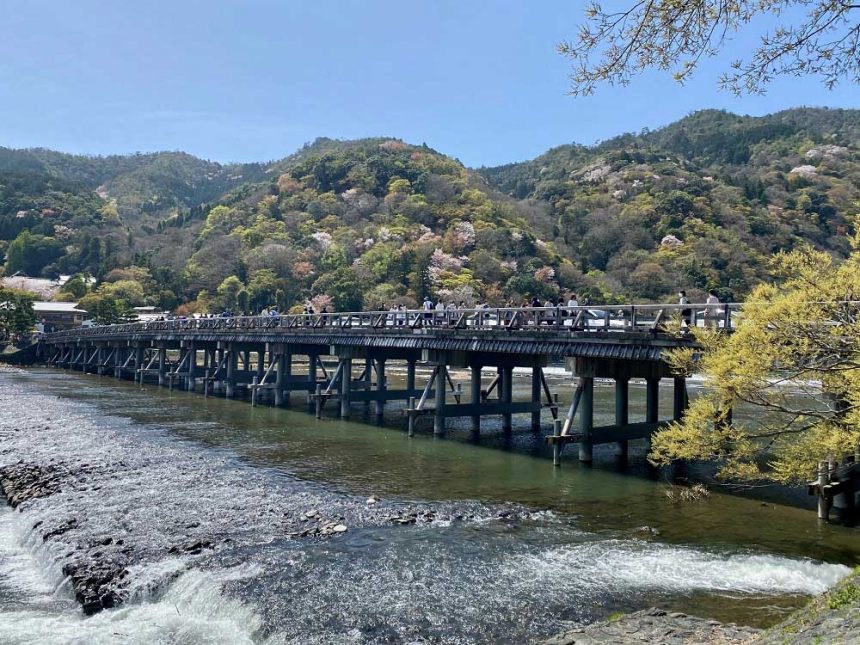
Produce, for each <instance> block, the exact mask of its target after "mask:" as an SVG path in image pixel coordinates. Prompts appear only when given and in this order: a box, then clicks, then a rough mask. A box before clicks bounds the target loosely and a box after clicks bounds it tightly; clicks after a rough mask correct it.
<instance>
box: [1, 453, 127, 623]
mask: <svg viewBox="0 0 860 645" xmlns="http://www.w3.org/2000/svg"><path fill="white" fill-rule="evenodd" d="M69 476H71V473H69V471H68V470H67V469H66V468H64V467H63V466H61V465H59V464H56V465H55V464H51V465H48V466H42V465H39V464H33V463H26V462H23V461H19V462H17V463H14V464H10V465H7V466H3V467H0V493H2V495H3V497H5V498H6V501H7V503H8V504H9V505H10V506H11V507H12V508H15V509H17V510H18V511H19V512H22V509H21V508H19V507H20V506H21V505H22V504H24V503H25V502H30V501H33V500H38V499H42V498H44V497H48V496H49V495H53V494H55V493H58V492H60V491H61V490H62V488H61V486H62V482H63V480H64V479H65V478H67V477H69ZM33 529H34V530H40V531H41V537H42V541H43V542H48V541H52V540H56V539H57V538H59V537H60V536H62V535H65V534H66V533H69V532H72V531H75V530H76V529H78V519H77V518H75V517H71V518H66V519H62V520H60V521H58V522H57V523H56V524H54V525H53V526H51V527H50V528H49V527H46V526H44V525H43V523H42V522H37V523H36V524H35V525H34V526H33ZM42 529H44V530H42ZM129 556H130V551H129V550H128V549H126V548H125V547H124V546H123V540H121V539H118V540H114V539H113V538H111V537H108V538H104V539H102V540H99V541H98V542H96V543H92V544H89V545H86V546H83V545H82V548H78V550H76V551H75V552H74V553H73V555H72V556H71V557H72V560H71V561H70V562H66V563H65V564H63V566H62V574H63V576H65V577H67V578H69V580H70V581H71V585H72V591H73V593H74V595H75V600H77V601H78V602H79V603H80V604H81V608H82V609H83V612H84V614H86V615H87V616H90V615H92V614H95V613H98V612H99V611H101V610H102V609H107V608H109V607H116V606H117V605H119V604H121V603H122V602H123V600H124V599H125V592H124V589H123V579H124V578H125V577H126V576H127V575H128V569H127V566H128V564H130V557H129Z"/></svg>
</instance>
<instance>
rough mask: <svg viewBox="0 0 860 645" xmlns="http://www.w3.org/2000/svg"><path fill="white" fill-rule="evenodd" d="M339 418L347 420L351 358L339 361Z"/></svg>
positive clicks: (350, 383)
mask: <svg viewBox="0 0 860 645" xmlns="http://www.w3.org/2000/svg"><path fill="white" fill-rule="evenodd" d="M341 367H342V369H341V373H340V418H341V419H349V404H350V398H349V397H350V390H351V388H352V357H349V358H343V359H341Z"/></svg>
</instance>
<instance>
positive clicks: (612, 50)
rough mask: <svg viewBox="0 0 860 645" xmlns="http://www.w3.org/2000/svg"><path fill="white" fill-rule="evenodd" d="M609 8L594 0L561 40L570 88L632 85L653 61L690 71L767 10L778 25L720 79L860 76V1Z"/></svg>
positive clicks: (656, 2)
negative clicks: (573, 33)
mask: <svg viewBox="0 0 860 645" xmlns="http://www.w3.org/2000/svg"><path fill="white" fill-rule="evenodd" d="M610 6H611V9H605V8H604V7H603V5H601V4H599V3H597V2H592V3H591V4H590V5H589V6H588V7H587V8H586V17H585V21H584V23H583V24H582V25H581V26H580V28H579V33H578V34H577V37H576V39H575V40H573V41H572V42H562V43H561V44H559V46H558V50H559V52H560V53H561V54H563V55H564V56H566V57H567V58H569V59H570V60H571V61H572V63H573V72H572V74H571V76H570V80H571V93H572V94H574V95H579V94H583V95H588V94H591V93H593V92H594V91H595V89H596V87H597V86H598V85H599V84H600V83H609V84H620V85H626V84H627V83H629V82H630V80H631V79H632V78H633V77H634V76H636V75H637V74H639V73H641V72H642V71H644V70H645V69H648V68H656V69H659V70H663V71H670V72H672V74H673V76H674V77H675V79H676V80H678V81H679V82H682V83H683V82H684V81H685V80H686V79H688V78H689V77H690V76H691V75H692V74H693V72H695V70H696V68H697V67H698V65H699V62H700V61H701V60H702V59H703V58H707V57H711V56H714V55H715V54H716V53H717V52H719V51H720V50H722V49H723V48H725V47H727V46H728V43H729V42H730V41H731V37H732V35H733V34H734V33H736V32H738V31H739V30H741V29H742V28H744V27H746V26H748V25H750V24H751V23H754V21H756V20H758V19H760V18H761V17H762V16H770V17H774V18H775V19H776V21H777V23H778V26H777V27H776V28H775V29H773V31H771V32H768V33H764V34H762V35H761V39H760V43H759V45H758V47H756V49H755V50H753V52H752V53H751V54H750V55H749V56H748V57H746V58H739V59H737V60H735V61H733V62H732V64H731V68H730V69H729V70H727V71H726V72H725V73H724V74H723V75H722V76H721V78H720V84H721V86H722V87H724V88H727V89H729V90H730V91H732V92H734V93H736V94H741V93H762V92H763V91H764V90H765V88H766V86H767V84H768V83H769V82H770V81H771V80H773V79H774V78H775V77H777V76H781V75H794V76H799V75H813V76H817V77H820V78H821V79H822V81H823V82H824V83H825V85H826V86H827V87H833V86H834V85H836V84H837V83H839V82H840V81H847V82H850V83H857V82H860V17H858V16H860V4H858V3H857V2H852V1H851V0H740V1H737V0H699V1H696V2H692V1H688V0H681V1H680V2H679V1H678V0H630V1H628V2H626V3H624V6H622V7H619V6H618V5H617V4H616V3H610Z"/></svg>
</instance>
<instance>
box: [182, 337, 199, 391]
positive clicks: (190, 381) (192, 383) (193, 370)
mask: <svg viewBox="0 0 860 645" xmlns="http://www.w3.org/2000/svg"><path fill="white" fill-rule="evenodd" d="M185 389H186V390H188V391H189V392H193V391H194V390H195V389H197V348H196V347H195V346H194V343H189V345H188V376H187V377H186V378H185Z"/></svg>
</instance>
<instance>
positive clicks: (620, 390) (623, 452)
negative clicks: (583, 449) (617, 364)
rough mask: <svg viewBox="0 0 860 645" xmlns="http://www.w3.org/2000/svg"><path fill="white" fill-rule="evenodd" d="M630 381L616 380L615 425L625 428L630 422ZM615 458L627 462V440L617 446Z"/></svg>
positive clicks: (626, 379)
mask: <svg viewBox="0 0 860 645" xmlns="http://www.w3.org/2000/svg"><path fill="white" fill-rule="evenodd" d="M629 386H630V379H629V378H627V377H619V378H616V379H615V425H616V426H618V427H619V428H623V427H624V426H626V425H627V424H628V423H629V421H630V387H629ZM615 456H617V457H618V458H619V459H623V460H624V461H626V460H627V440H626V439H622V440H621V441H618V442H617V443H616V444H615Z"/></svg>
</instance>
